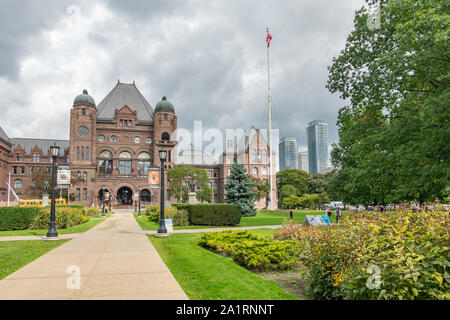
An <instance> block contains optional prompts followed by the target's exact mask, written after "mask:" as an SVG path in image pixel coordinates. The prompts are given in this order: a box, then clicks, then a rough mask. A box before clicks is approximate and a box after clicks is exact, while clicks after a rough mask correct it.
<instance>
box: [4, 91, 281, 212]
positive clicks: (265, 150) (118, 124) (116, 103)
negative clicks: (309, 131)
mask: <svg viewBox="0 0 450 320" xmlns="http://www.w3.org/2000/svg"><path fill="white" fill-rule="evenodd" d="M176 129H177V115H176V113H175V109H174V107H173V105H172V104H171V103H170V102H169V101H167V99H166V98H165V97H163V99H162V101H160V102H159V103H158V104H157V105H156V107H155V109H154V110H153V108H152V107H151V106H150V104H149V103H148V102H147V100H146V99H145V97H143V95H142V94H141V93H140V92H139V90H138V88H137V87H136V85H135V84H134V83H133V84H124V83H120V82H118V83H117V85H116V86H115V87H114V88H113V89H112V90H111V92H110V93H109V94H108V95H107V96H106V97H105V98H104V99H103V100H102V101H101V102H100V104H98V105H96V104H95V101H94V99H93V98H92V97H91V96H89V94H88V92H87V91H86V90H85V91H84V92H83V94H81V95H79V96H77V97H76V98H75V101H74V104H73V107H72V108H71V110H70V129H69V130H70V131H69V132H70V140H47V139H23V138H11V139H10V138H8V137H7V136H6V133H5V132H4V131H3V130H2V129H1V127H0V202H3V203H4V202H5V201H6V200H7V188H6V181H7V179H8V174H9V173H11V185H12V186H13V188H14V190H15V192H16V193H17V194H18V195H19V196H20V197H21V198H22V199H31V198H33V196H32V195H31V194H30V193H29V192H28V190H29V188H30V186H31V185H32V183H33V181H32V172H34V171H35V170H49V171H50V170H51V166H52V163H51V157H50V150H49V147H50V145H53V144H57V145H58V146H60V147H61V149H60V155H59V157H58V159H57V163H58V164H64V165H69V164H70V166H71V172H72V179H71V180H72V185H71V187H70V188H69V194H71V197H72V200H71V201H70V202H71V203H79V204H83V205H85V206H91V205H96V206H98V205H100V204H101V203H102V201H103V198H104V191H108V192H109V193H110V195H111V201H112V204H113V205H114V206H119V205H123V206H132V205H134V204H135V202H136V201H135V200H136V199H137V197H136V195H137V192H138V190H139V188H140V189H141V201H142V202H144V204H149V203H153V204H159V203H160V192H161V191H160V189H159V188H152V187H150V186H149V183H148V175H147V171H148V170H149V169H150V170H151V169H152V168H153V169H155V168H159V167H160V165H161V163H160V159H159V150H161V149H165V150H167V161H166V162H165V169H166V170H169V169H171V168H172V167H174V166H175V165H177V164H192V165H194V166H197V167H201V168H203V169H205V170H206V171H207V174H208V177H209V179H210V187H211V189H212V190H213V196H212V199H211V202H214V203H222V202H224V200H225V190H224V185H225V183H226V179H227V177H228V175H229V173H230V169H231V167H232V166H233V163H234V162H238V163H241V164H243V165H244V166H245V168H246V169H247V172H248V173H250V174H251V175H252V176H256V177H258V178H260V179H262V180H266V181H269V177H270V175H269V172H270V170H269V159H268V155H269V152H270V150H269V146H268V144H267V143H266V140H265V139H264V137H263V135H262V134H261V132H260V130H259V129H254V128H252V129H250V130H248V131H247V132H246V133H245V135H244V137H242V138H241V140H240V141H239V142H238V146H233V145H232V143H231V142H230V141H227V149H226V151H225V152H224V153H223V155H222V156H221V157H220V158H219V159H218V160H214V159H211V157H209V156H208V155H205V154H204V153H203V152H202V151H198V150H194V149H191V150H184V151H182V152H181V153H180V155H178V153H177V145H178V142H177V137H176V136H175V133H174V132H175V130H176ZM195 157H200V158H201V159H200V161H198V160H195V159H194V158H195ZM272 159H273V163H272V167H273V176H272V177H273V196H274V198H275V201H274V203H273V204H274V207H276V203H277V201H276V194H277V192H276V177H275V172H276V170H275V168H276V163H275V159H276V157H275V156H273V157H272ZM165 177H166V179H167V175H165ZM167 185H168V183H167V180H166V181H165V186H166V189H167ZM165 195H166V196H165V199H166V201H167V202H169V201H172V202H175V201H176V200H175V199H169V195H168V192H167V190H165ZM11 200H14V198H13V196H12V195H11ZM256 206H257V207H258V208H264V207H266V199H260V200H259V201H258V202H257V203H256Z"/></svg>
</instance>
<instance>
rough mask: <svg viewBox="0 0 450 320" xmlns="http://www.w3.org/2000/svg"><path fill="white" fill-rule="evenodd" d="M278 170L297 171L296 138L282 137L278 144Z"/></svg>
mask: <svg viewBox="0 0 450 320" xmlns="http://www.w3.org/2000/svg"><path fill="white" fill-rule="evenodd" d="M279 152H280V170H283V169H298V146H297V138H295V137H283V138H281V142H280V148H279Z"/></svg>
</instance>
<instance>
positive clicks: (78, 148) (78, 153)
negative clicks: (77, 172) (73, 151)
mask: <svg viewBox="0 0 450 320" xmlns="http://www.w3.org/2000/svg"><path fill="white" fill-rule="evenodd" d="M77 160H80V147H77Z"/></svg>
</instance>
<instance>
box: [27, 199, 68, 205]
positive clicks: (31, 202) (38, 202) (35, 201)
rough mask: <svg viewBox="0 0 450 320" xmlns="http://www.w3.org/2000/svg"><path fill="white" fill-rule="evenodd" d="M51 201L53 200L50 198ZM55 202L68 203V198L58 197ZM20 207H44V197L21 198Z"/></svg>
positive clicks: (49, 202) (49, 201)
mask: <svg viewBox="0 0 450 320" xmlns="http://www.w3.org/2000/svg"><path fill="white" fill-rule="evenodd" d="M51 203H52V200H51V199H48V204H49V205H50V204H51ZM55 204H66V199H56V201H55ZM19 207H42V199H32V200H20V201H19Z"/></svg>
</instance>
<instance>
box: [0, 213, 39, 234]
mask: <svg viewBox="0 0 450 320" xmlns="http://www.w3.org/2000/svg"><path fill="white" fill-rule="evenodd" d="M41 210H42V208H38V207H0V231H7V230H25V229H27V228H28V227H29V225H30V223H31V222H32V221H33V219H34V218H35V217H36V215H37V214H38V213H39V211H41Z"/></svg>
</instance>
